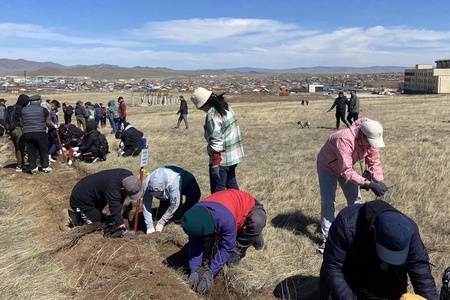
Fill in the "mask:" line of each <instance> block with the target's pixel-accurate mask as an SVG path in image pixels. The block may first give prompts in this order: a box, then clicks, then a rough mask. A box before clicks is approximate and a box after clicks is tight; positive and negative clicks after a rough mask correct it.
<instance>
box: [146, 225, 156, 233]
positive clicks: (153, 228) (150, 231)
mask: <svg viewBox="0 0 450 300" xmlns="http://www.w3.org/2000/svg"><path fill="white" fill-rule="evenodd" d="M153 232H155V227H153V225H152V226H151V227H147V232H146V233H147V234H152V233H153Z"/></svg>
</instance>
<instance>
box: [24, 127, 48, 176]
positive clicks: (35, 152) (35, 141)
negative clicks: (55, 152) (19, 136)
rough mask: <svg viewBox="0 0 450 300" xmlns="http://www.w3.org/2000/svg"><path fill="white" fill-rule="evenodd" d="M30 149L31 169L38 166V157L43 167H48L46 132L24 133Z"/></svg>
mask: <svg viewBox="0 0 450 300" xmlns="http://www.w3.org/2000/svg"><path fill="white" fill-rule="evenodd" d="M23 136H24V139H25V143H26V145H27V150H28V161H29V163H30V168H31V169H36V168H37V159H38V156H39V161H40V162H41V167H42V168H47V167H48V137H47V133H46V132H29V133H24V134H23Z"/></svg>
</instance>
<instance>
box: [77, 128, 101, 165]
mask: <svg viewBox="0 0 450 300" xmlns="http://www.w3.org/2000/svg"><path fill="white" fill-rule="evenodd" d="M99 134H100V132H99V131H98V130H97V123H96V122H95V121H89V122H88V123H87V124H86V134H85V135H84V136H83V143H82V144H81V146H80V151H81V153H87V152H91V153H92V154H91V155H90V156H92V157H98V148H99V145H100V141H99V137H98V136H99Z"/></svg>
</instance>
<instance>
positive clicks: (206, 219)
mask: <svg viewBox="0 0 450 300" xmlns="http://www.w3.org/2000/svg"><path fill="white" fill-rule="evenodd" d="M181 227H183V230H184V232H185V233H186V234H187V235H189V236H202V235H210V234H213V232H214V220H213V218H212V216H211V214H210V213H209V211H208V210H207V209H206V207H204V206H193V207H192V208H191V209H189V210H188V211H187V212H186V213H185V214H184V215H183V218H182V220H181Z"/></svg>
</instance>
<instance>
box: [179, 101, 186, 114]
mask: <svg viewBox="0 0 450 300" xmlns="http://www.w3.org/2000/svg"><path fill="white" fill-rule="evenodd" d="M178 113H180V114H182V115H187V113H188V106H187V103H186V100H181V102H180V109H179V110H178V112H177V114H178Z"/></svg>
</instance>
